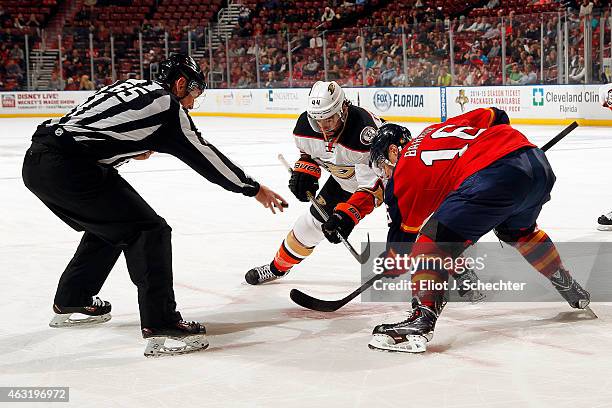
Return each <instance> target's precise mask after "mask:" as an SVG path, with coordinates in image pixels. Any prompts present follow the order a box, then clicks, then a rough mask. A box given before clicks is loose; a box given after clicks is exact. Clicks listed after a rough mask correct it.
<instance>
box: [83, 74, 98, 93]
mask: <svg viewBox="0 0 612 408" xmlns="http://www.w3.org/2000/svg"><path fill="white" fill-rule="evenodd" d="M95 89H96V86H95V85H94V83H93V82H91V81H90V80H89V76H88V75H81V81H80V84H79V91H94V90H95Z"/></svg>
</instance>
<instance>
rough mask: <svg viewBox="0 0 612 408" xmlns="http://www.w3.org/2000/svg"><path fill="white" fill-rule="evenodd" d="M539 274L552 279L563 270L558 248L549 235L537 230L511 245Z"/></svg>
mask: <svg viewBox="0 0 612 408" xmlns="http://www.w3.org/2000/svg"><path fill="white" fill-rule="evenodd" d="M511 245H512V246H513V247H515V248H516V249H517V250H518V251H519V252H520V254H521V255H523V257H524V258H525V259H526V260H527V262H529V263H530V264H531V265H532V266H533V267H534V268H535V269H536V270H537V271H538V272H540V273H541V274H542V275H544V276H546V277H547V278H549V279H550V277H551V276H552V274H554V273H555V272H556V271H558V270H559V268H562V267H563V265H562V264H561V257H560V256H559V252H558V251H557V247H556V246H555V244H554V243H553V242H552V240H551V239H550V237H549V236H548V234H546V233H545V232H544V231H542V230H539V229H537V228H536V229H535V231H533V232H532V233H531V234H529V235H525V236H523V237H520V238H519V239H518V240H517V242H514V243H512V244H511Z"/></svg>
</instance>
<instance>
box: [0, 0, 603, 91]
mask: <svg viewBox="0 0 612 408" xmlns="http://www.w3.org/2000/svg"><path fill="white" fill-rule="evenodd" d="M45 1H49V0H45ZM52 1H54V0H52ZM192 3H194V2H188V1H183V0H104V2H102V1H101V0H98V3H97V4H96V2H95V1H93V2H89V5H84V6H82V8H81V9H80V10H79V11H78V13H76V15H75V17H74V19H73V20H72V21H70V23H69V24H66V27H65V28H64V30H63V36H62V44H61V47H62V56H63V57H62V61H61V63H59V62H58V63H57V64H56V66H55V69H54V70H53V72H52V74H51V81H50V82H49V84H48V87H47V88H46V89H54V90H62V89H65V90H91V89H99V88H101V87H102V86H104V85H108V84H110V83H111V82H112V80H113V78H116V79H125V78H140V77H141V72H142V76H143V77H144V78H150V77H155V75H156V73H157V70H158V68H159V62H160V61H161V60H163V59H164V57H165V54H166V47H165V41H166V38H167V40H168V48H169V49H168V51H170V52H172V51H181V52H187V49H188V40H187V39H188V32H189V31H190V32H191V34H190V38H191V50H192V51H196V50H200V51H204V52H203V53H200V54H199V55H200V58H199V62H200V66H201V67H202V69H203V71H204V72H205V73H206V75H207V77H208V78H209V82H211V86H212V87H218V88H223V87H231V88H253V87H258V86H260V87H287V86H293V87H308V86H310V85H311V84H312V83H314V82H315V81H316V80H319V79H323V78H325V77H326V78H327V79H329V80H336V81H338V82H339V83H341V84H342V85H346V86H378V87H388V86H414V87H419V86H449V85H465V86H471V85H475V86H478V85H501V84H503V77H504V73H503V72H502V70H503V66H502V33H503V32H505V35H506V37H505V43H506V55H505V62H506V72H505V77H506V84H512V85H525V84H535V83H550V84H553V83H557V81H558V66H557V65H558V56H557V50H558V38H557V36H558V21H559V17H560V16H561V18H562V19H563V18H564V14H563V12H564V11H565V10H569V13H568V30H569V72H568V77H569V81H570V83H583V82H584V80H585V75H586V67H585V60H584V48H583V47H584V22H585V21H586V22H587V23H589V24H590V26H591V29H592V32H593V36H592V39H593V58H592V61H593V66H592V80H593V82H596V83H597V82H603V81H610V80H612V78H606V77H605V74H604V70H603V67H601V66H600V58H599V38H600V35H599V32H600V30H601V27H600V25H601V21H604V22H605V27H606V30H608V32H609V30H610V26H611V25H612V17H611V16H610V7H611V6H610V0H582V1H581V2H579V3H578V2H572V1H565V2H563V3H562V2H559V1H553V0H526V1H518V0H485V1H475V2H465V1H463V2H461V1H455V2H453V1H448V0H447V1H440V0H433V1H427V0H416V1H415V2H410V4H408V3H409V2H394V1H388V0H286V1H280V0H263V1H262V0H242V4H243V5H242V7H241V9H240V14H239V19H238V24H237V26H236V28H235V30H234V32H233V33H232V34H231V36H230V38H229V39H228V41H227V46H226V43H225V42H223V41H222V42H221V45H220V46H219V48H218V49H215V50H213V52H212V55H210V54H209V53H208V40H209V39H208V37H207V31H206V29H207V27H208V23H209V21H205V20H204V21H202V20H197V19H194V18H183V15H182V14H179V15H177V14H176V13H178V12H185V13H187V12H189V7H195V8H194V10H195V11H196V12H197V13H199V14H198V18H200V17H201V16H208V17H210V16H211V14H213V13H212V11H211V9H210V6H205V8H202V9H200V8H197V7H198V6H190V4H192ZM526 3H528V4H526ZM118 4H121V6H118ZM112 7H123V8H124V9H125V10H127V11H130V10H134V13H135V14H132V15H131V18H136V17H137V20H126V21H125V23H127V24H123V23H124V21H120V23H122V24H115V25H109V24H110V23H109V21H107V19H109V18H110V17H109V15H111V16H112V13H109V10H112ZM203 7H204V6H203ZM214 7H217V8H215V9H213V10H214V11H217V10H218V8H220V7H222V5H221V4H220V2H219V1H217V2H215V6H214ZM185 10H187V11H185ZM534 10H537V11H539V13H537V14H534V13H531V14H522V13H526V12H528V11H534ZM559 12H561V13H559ZM128 14H129V13H128ZM192 14H193V13H192ZM23 16H24V15H23V14H22V13H19V14H17V15H16V16H13V15H10V14H8V13H6V12H5V11H4V10H3V9H2V0H0V24H1V26H2V29H1V30H0V40H2V41H0V44H1V45H0V58H1V64H0V90H11V89H24V88H25V76H26V66H25V58H24V52H25V51H24V46H23V44H24V36H25V34H26V33H27V34H29V36H30V38H31V42H32V45H36V44H40V35H41V34H40V33H41V30H40V28H41V27H42V26H43V24H44V21H39V20H38V18H37V16H36V15H35V14H31V15H30V17H29V18H24V17H23ZM168 16H170V17H172V18H167V17H168ZM174 17H177V18H174ZM100 21H103V22H104V24H102V23H100ZM200 21H202V23H201V24H198V22H200ZM542 26H543V28H544V29H543V32H541V27H542ZM451 31H452V38H453V47H452V55H451V45H450V38H451V35H449V32H451ZM139 33H140V34H141V35H142V40H143V44H142V48H143V51H144V53H143V56H142V59H143V62H144V64H143V67H142V70H141V67H140V63H139V61H140V55H139ZM90 35H91V36H92V40H93V54H92V55H90V47H89V37H90ZM111 35H112V37H113V39H114V44H113V45H114V53H115V70H116V75H115V76H114V77H113V75H112V73H111V45H110V37H111ZM542 39H543V41H542ZM542 45H543V47H542ZM604 46H605V55H606V56H612V55H611V52H612V51H611V50H610V39H609V35H608V36H607V37H605V43H604ZM404 48H405V50H404ZM451 59H452V61H451ZM91 61H93V78H92V63H91ZM541 67H543V70H542V69H541ZM45 86H47V84H45Z"/></svg>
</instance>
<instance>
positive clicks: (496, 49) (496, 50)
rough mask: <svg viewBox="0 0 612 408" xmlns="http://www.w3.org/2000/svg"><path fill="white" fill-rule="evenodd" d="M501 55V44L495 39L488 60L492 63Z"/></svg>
mask: <svg viewBox="0 0 612 408" xmlns="http://www.w3.org/2000/svg"><path fill="white" fill-rule="evenodd" d="M500 55H501V45H500V44H499V40H498V39H495V40H493V45H492V46H491V49H490V50H489V52H488V53H487V58H488V59H489V61H490V60H492V59H493V58H496V57H499V56H500Z"/></svg>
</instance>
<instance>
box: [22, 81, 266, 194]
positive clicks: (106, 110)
mask: <svg viewBox="0 0 612 408" xmlns="http://www.w3.org/2000/svg"><path fill="white" fill-rule="evenodd" d="M32 140H33V141H35V142H39V143H42V144H49V143H51V144H52V145H53V147H55V148H59V149H60V150H62V149H63V150H65V151H71V153H74V154H78V155H79V156H80V157H84V158H91V159H92V160H95V161H97V162H98V163H100V164H101V165H108V166H118V165H120V164H122V163H124V162H125V161H127V160H129V159H130V158H132V157H135V156H138V155H140V154H142V153H145V152H147V151H149V150H153V151H155V152H162V153H168V154H171V155H173V156H175V157H177V158H178V159H180V160H182V161H183V162H184V163H186V164H187V165H188V166H189V167H191V168H193V169H194V170H195V171H197V172H198V173H200V174H201V175H202V176H204V177H205V178H206V179H208V180H209V181H211V182H213V183H216V184H218V185H220V186H221V187H223V188H225V189H226V190H229V191H233V192H237V193H243V194H244V195H247V196H254V195H255V194H257V192H258V191H259V183H257V182H256V181H255V180H253V179H252V178H251V177H249V176H248V175H247V174H246V173H245V172H244V171H243V170H242V169H241V168H240V167H239V166H238V165H236V164H235V163H233V162H232V161H231V160H230V159H228V158H227V157H226V156H225V155H223V154H222V153H221V152H220V151H219V150H217V148H215V147H214V146H213V145H211V144H210V143H209V142H207V141H206V140H205V139H204V138H202V135H201V134H200V132H199V131H198V130H197V129H196V127H195V125H194V123H193V121H192V120H191V117H190V116H189V115H188V114H187V110H186V109H184V108H183V107H182V106H181V104H180V102H179V100H178V98H177V97H176V96H174V95H173V94H172V93H170V92H169V91H168V90H166V89H164V88H163V87H162V86H161V85H160V84H159V83H157V82H152V81H144V80H135V79H128V80H126V81H117V82H115V83H114V84H112V85H109V86H107V87H104V88H102V89H101V90H99V91H98V92H96V93H95V94H94V95H93V96H91V97H90V98H89V99H87V101H85V102H84V103H82V104H81V105H79V106H77V107H76V108H74V109H73V110H72V111H70V113H68V114H67V115H66V116H64V117H62V118H59V119H53V120H48V121H45V122H43V123H42V124H41V125H40V126H39V127H38V129H37V131H36V133H35V134H34V137H33V139H32Z"/></svg>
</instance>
